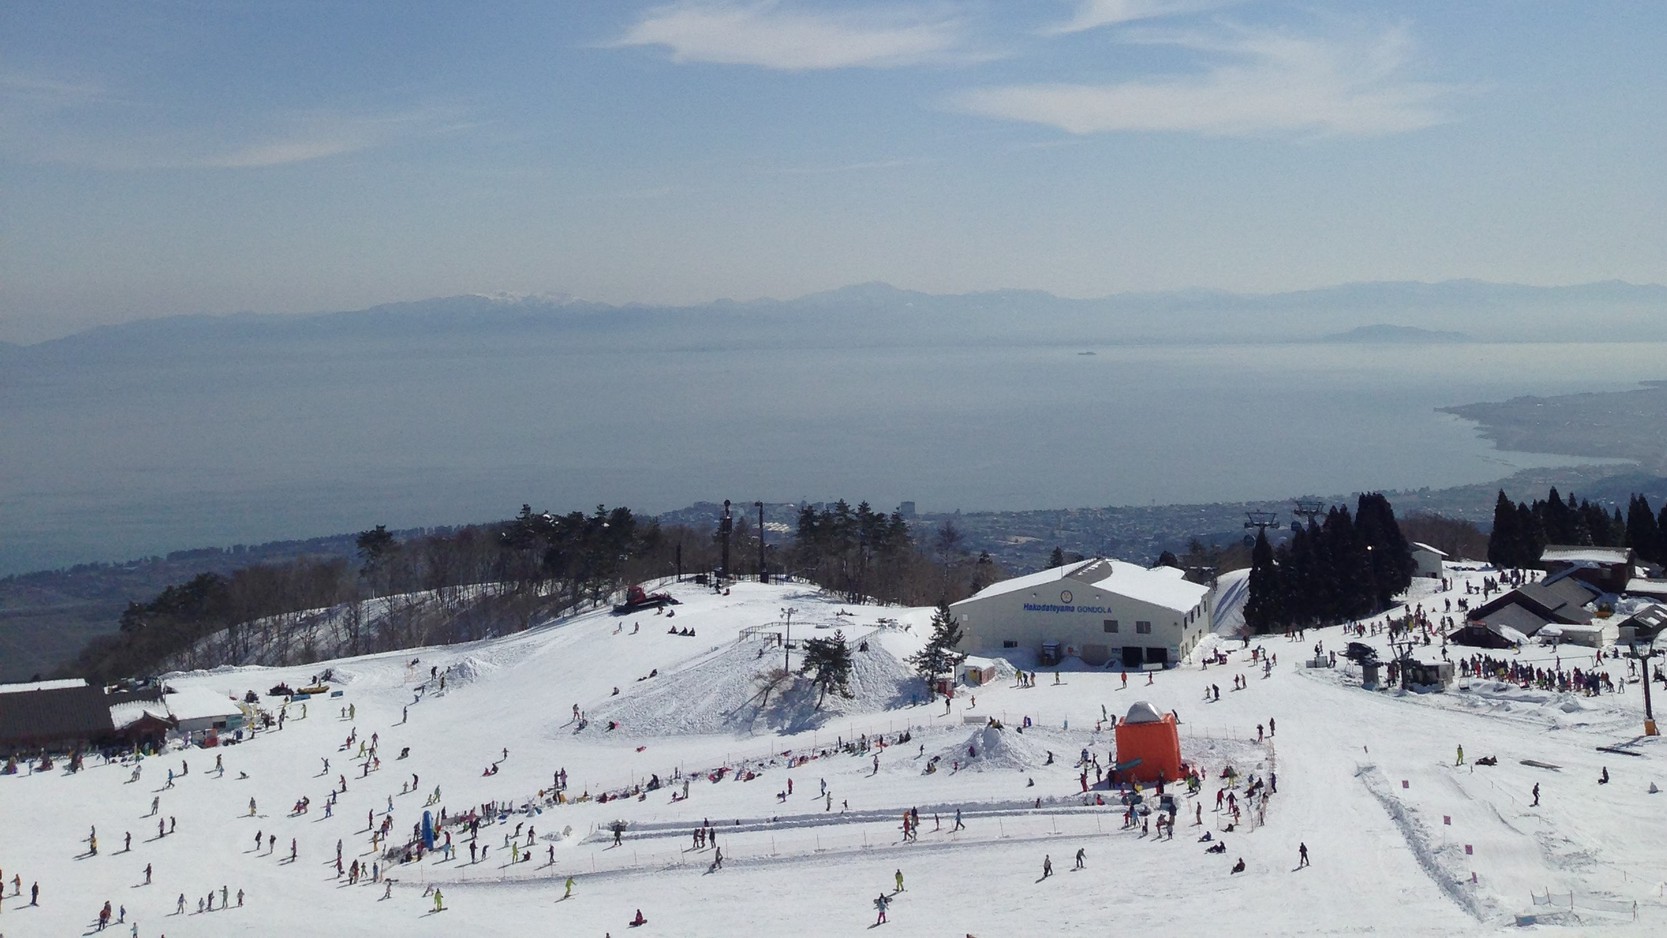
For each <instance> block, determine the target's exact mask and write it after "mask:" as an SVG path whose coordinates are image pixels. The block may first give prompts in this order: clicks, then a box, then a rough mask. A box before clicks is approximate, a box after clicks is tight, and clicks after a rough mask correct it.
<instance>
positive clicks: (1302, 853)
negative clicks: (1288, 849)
mask: <svg viewBox="0 0 1667 938" xmlns="http://www.w3.org/2000/svg"><path fill="white" fill-rule="evenodd" d="M1307 865H1308V845H1307V844H1305V843H1299V844H1297V869H1299V870H1300V869H1302V868H1303V867H1305V866H1307Z"/></svg>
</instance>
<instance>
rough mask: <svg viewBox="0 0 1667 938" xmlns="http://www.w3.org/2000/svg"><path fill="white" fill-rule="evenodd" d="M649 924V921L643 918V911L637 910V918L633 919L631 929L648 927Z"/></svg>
mask: <svg viewBox="0 0 1667 938" xmlns="http://www.w3.org/2000/svg"><path fill="white" fill-rule="evenodd" d="M647 924H648V919H646V918H643V914H642V909H638V910H637V917H636V918H633V919H631V927H632V928H636V927H638V926H641V925H647Z"/></svg>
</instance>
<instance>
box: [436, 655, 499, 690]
mask: <svg viewBox="0 0 1667 938" xmlns="http://www.w3.org/2000/svg"><path fill="white" fill-rule="evenodd" d="M496 670H498V666H497V665H496V664H493V663H491V662H488V661H485V660H482V659H481V658H479V657H477V656H475V655H466V656H464V658H463V660H461V661H459V662H457V663H456V664H453V665H451V666H450V667H448V668H447V669H446V687H447V688H448V689H450V688H452V687H462V686H464V685H467V684H473V683H474V682H476V681H478V680H480V679H481V678H484V677H486V676H487V675H488V674H490V673H491V672H493V671H496Z"/></svg>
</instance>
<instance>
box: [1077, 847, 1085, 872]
mask: <svg viewBox="0 0 1667 938" xmlns="http://www.w3.org/2000/svg"><path fill="white" fill-rule="evenodd" d="M1087 858H1088V848H1086V847H1078V848H1077V869H1079V870H1080V869H1082V868H1083V866H1084V865H1086V864H1085V862H1084V861H1086V860H1087Z"/></svg>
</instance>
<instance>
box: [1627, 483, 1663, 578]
mask: <svg viewBox="0 0 1667 938" xmlns="http://www.w3.org/2000/svg"><path fill="white" fill-rule="evenodd" d="M1625 524H1626V546H1627V547H1630V548H1632V550H1633V552H1634V553H1636V554H1637V555H1638V556H1639V558H1640V559H1643V560H1648V561H1650V562H1651V563H1660V562H1661V554H1660V544H1661V528H1660V527H1659V524H1658V522H1657V520H1656V515H1655V512H1653V511H1651V510H1650V501H1649V499H1647V498H1645V497H1644V496H1642V495H1634V496H1632V498H1631V499H1630V500H1629V501H1628V502H1627V506H1626V522H1625Z"/></svg>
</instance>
